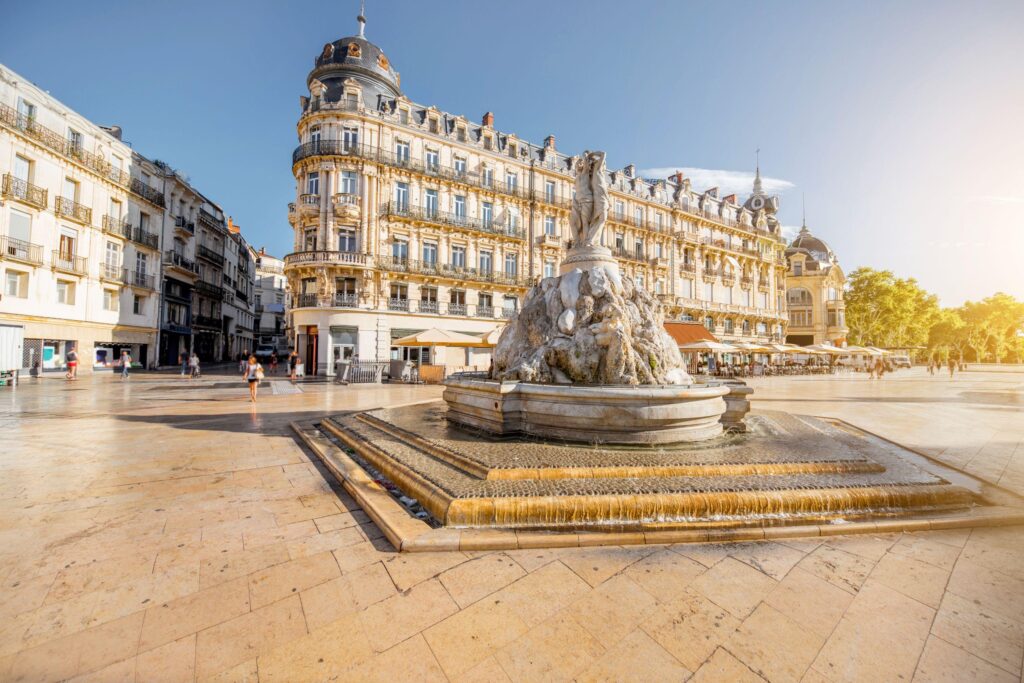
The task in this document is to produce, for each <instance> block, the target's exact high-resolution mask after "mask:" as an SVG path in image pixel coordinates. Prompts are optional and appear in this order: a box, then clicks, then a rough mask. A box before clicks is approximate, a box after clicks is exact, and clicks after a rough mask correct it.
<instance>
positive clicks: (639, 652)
mask: <svg viewBox="0 0 1024 683" xmlns="http://www.w3.org/2000/svg"><path fill="white" fill-rule="evenodd" d="M691 673H692V672H691V671H690V670H689V669H687V668H686V667H685V666H683V665H682V663H681V662H680V661H679V660H678V659H676V658H675V657H673V656H672V655H670V654H669V653H668V652H667V651H666V650H665V648H663V647H661V646H660V645H658V643H656V642H655V641H654V639H653V638H651V637H650V636H649V635H647V634H646V633H645V632H643V631H642V630H639V629H637V630H635V631H633V632H632V633H631V634H629V635H628V636H626V637H625V638H624V639H623V640H621V641H619V642H618V644H616V645H615V646H614V647H612V648H611V649H609V650H607V651H605V653H604V654H602V655H601V656H600V657H598V658H597V659H596V660H594V662H593V663H592V664H591V665H590V666H589V667H587V669H586V670H585V671H583V672H582V673H580V674H579V675H577V676H576V678H575V680H576V681H579V682H580V683H598V682H599V681H622V682H624V683H625V682H629V681H635V682H636V683H646V682H647V681H683V680H686V679H687V678H688V677H689V676H690V675H691Z"/></svg>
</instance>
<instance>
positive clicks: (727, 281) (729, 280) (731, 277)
mask: <svg viewBox="0 0 1024 683" xmlns="http://www.w3.org/2000/svg"><path fill="white" fill-rule="evenodd" d="M722 284H724V285H734V284H736V273H730V272H728V271H722Z"/></svg>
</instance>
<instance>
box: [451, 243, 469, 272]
mask: <svg viewBox="0 0 1024 683" xmlns="http://www.w3.org/2000/svg"><path fill="white" fill-rule="evenodd" d="M452 266H454V267H455V268H465V267H466V248H465V247H458V246H453V247H452Z"/></svg>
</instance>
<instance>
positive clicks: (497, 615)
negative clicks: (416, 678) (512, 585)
mask: <svg viewBox="0 0 1024 683" xmlns="http://www.w3.org/2000/svg"><path fill="white" fill-rule="evenodd" d="M528 630H529V627H528V626H527V624H526V623H525V622H524V621H523V620H522V619H520V618H519V616H518V615H517V614H516V610H515V608H514V606H513V605H512V604H511V603H510V602H508V601H506V600H504V599H502V595H501V593H500V592H499V593H498V594H496V595H492V596H490V597H487V598H484V599H482V600H478V601H477V602H474V603H473V604H472V605H470V606H469V607H467V608H466V609H464V610H461V611H459V612H457V613H455V614H452V615H451V616H449V617H447V618H446V619H444V621H442V622H440V623H439V624H435V625H434V626H432V627H430V628H429V629H427V630H426V631H424V632H423V636H424V638H426V641H427V643H428V644H429V645H430V648H431V650H433V652H434V653H435V655H436V656H437V659H438V661H439V662H440V664H441V668H442V669H443V670H444V672H445V674H446V675H447V676H448V677H449V678H452V679H457V678H460V677H462V676H464V675H468V674H469V672H471V671H472V670H473V669H475V668H476V667H478V666H480V664H481V663H482V662H484V661H485V660H487V659H488V658H492V657H493V655H494V654H495V653H496V652H497V651H498V650H499V649H501V648H502V647H504V646H505V645H508V644H509V643H511V642H512V641H514V640H515V639H516V638H518V637H519V636H521V635H523V634H524V633H526V632H527V631H528ZM479 673H480V672H478V674H479Z"/></svg>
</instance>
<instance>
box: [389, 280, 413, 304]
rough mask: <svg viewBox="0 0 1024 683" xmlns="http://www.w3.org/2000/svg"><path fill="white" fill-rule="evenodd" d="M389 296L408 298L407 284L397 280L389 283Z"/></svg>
mask: <svg viewBox="0 0 1024 683" xmlns="http://www.w3.org/2000/svg"><path fill="white" fill-rule="evenodd" d="M391 298H392V299H395V300H398V301H404V300H407V299H408V298H409V285H406V284H402V283H399V282H392V283H391Z"/></svg>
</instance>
